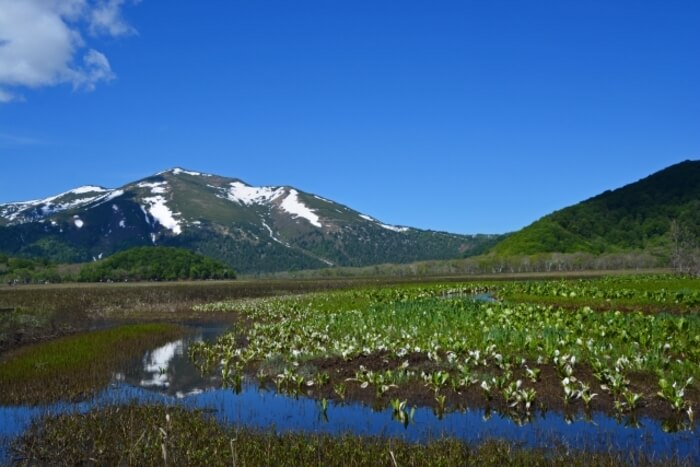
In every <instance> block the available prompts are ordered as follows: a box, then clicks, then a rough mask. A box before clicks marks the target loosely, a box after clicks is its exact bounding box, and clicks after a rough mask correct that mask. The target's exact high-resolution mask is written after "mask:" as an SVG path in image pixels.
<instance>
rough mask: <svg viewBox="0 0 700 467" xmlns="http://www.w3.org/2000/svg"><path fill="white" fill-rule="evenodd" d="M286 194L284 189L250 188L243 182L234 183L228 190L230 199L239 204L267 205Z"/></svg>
mask: <svg viewBox="0 0 700 467" xmlns="http://www.w3.org/2000/svg"><path fill="white" fill-rule="evenodd" d="M283 194H284V188H275V187H271V186H250V185H246V184H245V183H241V182H233V183H231V184H230V188H229V190H228V193H227V195H228V199H229V200H231V201H233V202H236V203H238V204H244V205H246V206H250V205H251V204H267V203H270V202H271V201H272V200H274V199H276V198H279V197H280V196H282V195H283Z"/></svg>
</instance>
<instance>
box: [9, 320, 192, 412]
mask: <svg viewBox="0 0 700 467" xmlns="http://www.w3.org/2000/svg"><path fill="white" fill-rule="evenodd" d="M183 332H184V331H183V329H182V328H180V327H178V326H174V325H170V324H158V323H156V324H153V323H152V324H134V325H126V326H120V327H117V328H112V329H103V330H99V331H93V332H88V333H83V334H77V335H72V336H66V337H62V338H59V339H56V340H53V341H49V342H43V343H39V344H36V345H33V346H27V347H23V348H21V349H18V350H16V351H14V352H10V353H8V354H6V355H4V356H3V358H2V359H1V360H0V404H5V405H7V404H40V403H48V402H55V401H58V400H79V399H82V398H85V397H87V396H89V395H90V394H92V393H94V392H95V391H96V390H98V389H100V388H102V387H104V386H105V385H106V384H107V383H109V381H110V378H111V376H112V372H114V371H116V369H117V368H118V367H119V366H120V365H123V364H124V363H125V362H128V361H129V360H130V359H133V358H137V357H138V356H140V355H142V354H143V352H145V351H146V350H148V349H150V348H153V347H156V346H158V345H161V344H162V343H164V342H167V341H168V340H171V339H173V338H175V337H177V336H180V335H182V334H183Z"/></svg>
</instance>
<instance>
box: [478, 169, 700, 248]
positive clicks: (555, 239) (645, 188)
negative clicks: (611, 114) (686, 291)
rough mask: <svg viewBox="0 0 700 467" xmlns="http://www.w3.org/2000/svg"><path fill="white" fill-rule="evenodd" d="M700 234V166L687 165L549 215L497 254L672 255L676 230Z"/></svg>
mask: <svg viewBox="0 0 700 467" xmlns="http://www.w3.org/2000/svg"><path fill="white" fill-rule="evenodd" d="M674 222H676V223H677V224H678V225H680V226H682V227H683V229H684V230H686V231H689V232H696V233H697V232H700V161H685V162H681V163H680V164H676V165H673V166H671V167H668V168H667V169H664V170H662V171H660V172H657V173H655V174H653V175H651V176H649V177H647V178H644V179H642V180H640V181H638V182H635V183H632V184H630V185H627V186H624V187H622V188H619V189H617V190H614V191H606V192H604V193H602V194H600V195H598V196H595V197H593V198H590V199H588V200H586V201H583V202H581V203H579V204H576V205H574V206H571V207H568V208H565V209H562V210H560V211H556V212H554V213H552V214H550V215H547V216H545V217H543V218H541V219H539V220H537V221H536V222H534V223H533V224H531V225H530V226H528V227H525V228H524V229H522V230H520V231H518V232H516V233H514V234H512V235H510V236H509V237H507V238H506V239H505V240H503V241H502V242H501V243H499V244H498V245H496V246H495V247H494V248H493V249H492V250H491V252H492V253H494V254H496V255H501V256H512V255H532V254H538V253H554V252H558V253H576V252H583V253H592V254H602V253H618V252H624V251H642V250H643V251H648V252H658V253H660V254H663V255H670V254H671V249H672V245H671V244H672V238H671V225H672V224H673V223H674Z"/></svg>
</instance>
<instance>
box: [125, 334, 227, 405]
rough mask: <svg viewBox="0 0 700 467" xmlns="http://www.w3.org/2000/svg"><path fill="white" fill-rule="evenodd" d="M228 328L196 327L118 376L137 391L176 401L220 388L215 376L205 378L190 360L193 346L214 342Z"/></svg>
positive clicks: (144, 357)
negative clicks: (142, 389) (164, 395)
mask: <svg viewBox="0 0 700 467" xmlns="http://www.w3.org/2000/svg"><path fill="white" fill-rule="evenodd" d="M225 330H226V327H225V326H211V327H197V328H195V329H194V332H193V333H192V334H191V335H190V336H188V337H186V338H184V339H180V340H177V341H174V342H169V343H167V344H165V345H164V346H162V347H159V348H157V349H154V350H151V351H149V352H146V354H145V355H144V356H143V358H142V359H141V360H140V361H138V362H135V363H134V365H133V366H132V367H130V368H128V369H127V370H126V371H125V372H124V373H122V374H119V375H117V376H116V378H117V379H118V380H121V381H125V382H127V383H128V384H130V385H132V386H136V387H142V388H145V389H148V390H151V391H157V392H160V393H162V394H167V395H170V396H176V397H185V396H187V395H191V394H199V393H201V392H203V391H204V390H205V389H209V388H214V387H219V386H220V379H219V378H218V377H216V376H202V375H201V374H200V372H199V370H198V369H197V368H196V367H195V366H194V364H193V363H192V362H191V361H190V359H189V357H188V356H187V351H188V348H189V346H190V345H191V344H192V343H194V342H202V341H205V342H211V341H214V340H215V339H216V338H217V337H218V336H220V335H221V334H222V333H223V332H225Z"/></svg>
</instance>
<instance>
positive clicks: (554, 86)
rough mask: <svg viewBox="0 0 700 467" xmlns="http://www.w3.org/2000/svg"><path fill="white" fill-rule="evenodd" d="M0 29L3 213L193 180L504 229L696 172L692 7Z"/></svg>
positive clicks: (83, 15)
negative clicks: (688, 164) (88, 189)
mask: <svg viewBox="0 0 700 467" xmlns="http://www.w3.org/2000/svg"><path fill="white" fill-rule="evenodd" d="M47 5H53V6H47ZM0 13H5V15H4V17H5V20H4V21H5V22H4V23H3V20H2V19H0V163H1V164H2V165H1V167H2V169H1V170H0V201H1V202H5V201H16V200H23V199H31V198H38V197H43V196H47V195H51V194H55V193H57V192H60V191H64V190H66V189H69V188H72V187H74V186H78V185H83V184H99V185H103V186H107V187H116V186H119V185H121V184H124V183H127V182H130V181H133V180H136V179H138V178H141V177H145V176H147V175H149V174H152V173H154V172H157V171H160V170H163V169H165V168H169V167H173V166H182V167H186V168H189V169H193V170H198V171H204V172H212V173H217V174H221V175H228V176H233V177H239V178H242V179H243V180H246V181H247V182H249V183H252V184H256V185H278V184H286V185H293V186H296V187H298V188H300V189H302V190H305V191H309V192H313V193H316V194H319V195H322V196H324V197H327V198H331V199H333V200H336V201H339V202H342V203H344V204H347V205H349V206H351V207H353V208H355V209H358V210H360V211H362V212H365V213H367V214H370V215H372V216H375V217H377V218H379V219H381V220H383V221H385V222H389V223H394V224H403V225H411V226H416V227H422V228H431V229H437V230H447V231H452V232H459V233H477V232H484V233H499V232H506V231H512V230H516V229H519V228H521V227H523V226H525V225H527V224H529V223H530V222H532V221H534V220H535V219H537V218H539V217H541V216H542V215H545V214H547V213H549V212H551V211H553V210H555V209H559V208H562V207H565V206H567V205H569V204H573V203H575V202H578V201H580V200H583V199H586V198H588V197H590V196H593V195H595V194H598V193H599V192H601V191H604V190H606V189H611V188H616V187H618V186H621V185H624V184H626V183H630V182H633V181H636V180H638V179H639V178H642V177H644V176H646V175H649V174H650V173H652V172H654V171H656V170H659V169H662V168H664V167H666V166H668V165H671V164H674V163H677V162H680V161H682V160H685V159H700V84H699V83H700V27H698V24H700V2H697V1H696V0H689V1H675V0H669V1H664V2H656V1H639V0H637V1H612V0H602V1H599V0H592V1H588V0H587V1H568V0H561V1H554V0H551V1H543V0H542V1H523V0H517V1H515V0H514V1H498V0H489V1H466V0H463V1H447V0H446V1H437V2H436V1H410V0H401V1H396V0H395V1H391V2H389V1H383V0H370V1H364V0H352V1H341V0H318V1H307V0H297V1H294V2H290V1H288V0H284V1H267V0H249V1H238V0H230V1H223V0H220V1H219V0H209V1H204V2H202V1H191V0H183V1H177V2H167V7H166V6H165V3H164V2H157V1H155V0H142V1H134V0H100V1H94V0H56V1H55V2H53V3H51V2H43V1H40V0H0ZM2 16H3V15H0V17H2ZM40 17H41V18H43V19H46V18H48V20H52V21H48V22H45V23H40V22H39V21H38V18H40ZM20 19H21V20H22V21H24V22H21V21H20ZM47 24H48V26H47ZM32 28H36V30H33V29H32ZM52 28H53V29H52ZM25 36H26V37H31V38H32V40H33V41H34V43H32V44H30V45H26V41H25V42H23V41H21V40H19V39H21V38H22V37H25ZM76 37H80V40H76V39H75V38H76ZM42 41H43V42H42ZM3 49H4V50H3ZM20 64H23V65H24V66H23V67H22V66H19V65H20ZM32 67H33V68H32Z"/></svg>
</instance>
